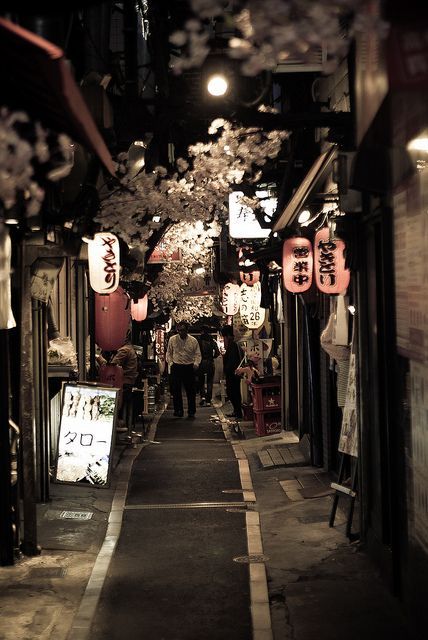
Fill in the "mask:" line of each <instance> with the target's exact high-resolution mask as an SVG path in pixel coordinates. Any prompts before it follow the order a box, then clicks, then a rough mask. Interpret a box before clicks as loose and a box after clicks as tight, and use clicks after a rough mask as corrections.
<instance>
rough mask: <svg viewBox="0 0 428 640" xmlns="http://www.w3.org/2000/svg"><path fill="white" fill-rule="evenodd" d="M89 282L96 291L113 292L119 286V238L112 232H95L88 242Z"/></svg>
mask: <svg viewBox="0 0 428 640" xmlns="http://www.w3.org/2000/svg"><path fill="white" fill-rule="evenodd" d="M88 262H89V284H90V285H91V287H92V289H93V290H94V291H96V292H97V293H113V292H114V291H116V289H117V287H118V286H119V274H120V251H119V240H118V238H117V237H116V236H115V235H114V234H113V233H106V232H103V233H96V234H95V235H94V239H93V240H90V242H89V243H88Z"/></svg>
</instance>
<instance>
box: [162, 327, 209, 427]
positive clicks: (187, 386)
mask: <svg viewBox="0 0 428 640" xmlns="http://www.w3.org/2000/svg"><path fill="white" fill-rule="evenodd" d="M188 330H189V327H188V324H187V322H180V323H179V324H178V325H177V331H178V333H177V334H176V335H175V336H171V338H170V339H169V342H168V348H167V351H166V361H167V363H168V364H169V368H170V374H171V391H172V400H173V404H174V415H175V416H177V417H178V418H181V417H182V416H183V396H182V385H183V386H184V390H185V392H186V396H187V413H188V416H189V418H194V417H195V413H196V385H195V371H197V369H198V367H199V364H200V362H201V351H200V349H199V343H198V341H197V340H196V338H194V337H193V336H189V334H188Z"/></svg>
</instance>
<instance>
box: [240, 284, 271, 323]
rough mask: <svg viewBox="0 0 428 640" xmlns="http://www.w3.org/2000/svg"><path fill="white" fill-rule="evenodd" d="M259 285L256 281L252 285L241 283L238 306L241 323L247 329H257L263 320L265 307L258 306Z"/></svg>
mask: <svg viewBox="0 0 428 640" xmlns="http://www.w3.org/2000/svg"><path fill="white" fill-rule="evenodd" d="M260 301H261V287H260V283H259V282H256V283H255V284H254V285H253V286H252V287H249V286H248V285H247V284H242V285H241V304H240V307H239V310H240V313H241V319H242V322H243V324H244V325H245V326H246V327H248V328H249V329H258V328H259V327H261V326H262V324H263V323H264V321H265V315H266V312H265V309H263V308H262V307H260Z"/></svg>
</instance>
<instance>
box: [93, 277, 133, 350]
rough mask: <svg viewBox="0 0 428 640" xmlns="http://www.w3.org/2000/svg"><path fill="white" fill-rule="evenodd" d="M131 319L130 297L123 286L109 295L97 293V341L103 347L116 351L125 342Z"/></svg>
mask: <svg viewBox="0 0 428 640" xmlns="http://www.w3.org/2000/svg"><path fill="white" fill-rule="evenodd" d="M130 319H131V305H130V299H129V296H128V294H127V293H125V291H124V290H123V289H122V287H118V288H117V289H116V291H115V292H114V293H110V294H107V295H100V294H99V293H96V294H95V342H96V343H97V345H98V346H99V347H100V348H101V349H103V350H104V351H116V350H117V349H119V347H121V346H122V345H123V344H124V342H125V338H126V333H127V331H128V327H129V321H130Z"/></svg>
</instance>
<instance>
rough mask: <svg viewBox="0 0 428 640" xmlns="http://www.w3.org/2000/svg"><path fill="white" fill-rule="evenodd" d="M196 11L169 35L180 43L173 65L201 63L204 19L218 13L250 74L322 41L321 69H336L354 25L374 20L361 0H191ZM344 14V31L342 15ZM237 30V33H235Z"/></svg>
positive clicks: (205, 48) (205, 45) (234, 54)
mask: <svg viewBox="0 0 428 640" xmlns="http://www.w3.org/2000/svg"><path fill="white" fill-rule="evenodd" d="M191 5H192V9H193V11H194V13H195V15H196V16H197V17H196V18H194V19H191V20H188V21H187V22H186V23H185V24H184V28H183V29H182V30H180V31H176V32H174V33H173V34H172V35H171V38H170V40H171V42H172V43H173V44H175V45H176V46H179V47H184V49H183V50H182V55H181V56H180V58H178V59H174V62H173V69H174V71H176V72H181V71H182V70H183V69H187V68H191V67H199V66H201V64H202V62H203V61H204V59H205V58H206V56H207V55H208V53H209V37H208V34H207V30H206V26H205V24H204V23H203V21H204V20H206V19H209V18H216V17H217V16H222V17H223V18H224V21H225V23H226V25H228V26H227V30H228V32H229V33H230V37H229V38H228V44H229V56H230V57H231V58H235V59H239V60H242V66H241V69H242V72H243V73H244V74H245V75H248V76H254V75H257V74H258V73H260V72H261V71H263V70H272V69H274V68H275V67H276V66H277V65H278V64H279V63H282V62H285V61H287V60H290V59H291V60H295V59H297V60H300V61H305V60H306V59H307V58H308V57H309V56H310V55H311V54H312V52H314V51H316V50H319V49H320V48H321V47H324V48H325V49H326V53H327V56H326V57H325V60H324V64H323V71H324V72H325V73H329V72H331V71H333V70H334V68H335V67H336V66H337V64H338V62H340V60H342V59H343V57H344V55H346V52H347V50H348V47H349V43H350V41H351V38H352V37H353V35H354V32H355V31H356V30H364V29H366V28H367V27H368V26H374V27H375V28H377V29H380V30H381V31H382V30H384V26H382V23H381V22H380V21H376V22H378V24H375V23H374V22H373V24H370V25H369V22H370V20H372V21H373V19H371V18H370V16H368V15H367V14H366V12H365V10H364V2H363V0H263V2H260V0H231V1H230V2H229V3H228V5H227V8H226V9H225V7H224V2H222V1H221V0H192V1H191ZM344 16H347V17H348V21H349V30H348V33H344V30H343V27H342V25H341V18H343V17H344ZM236 34H237V35H236Z"/></svg>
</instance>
